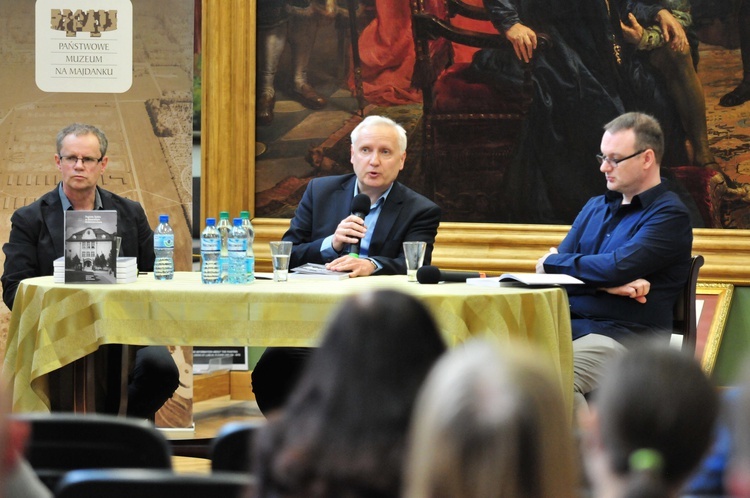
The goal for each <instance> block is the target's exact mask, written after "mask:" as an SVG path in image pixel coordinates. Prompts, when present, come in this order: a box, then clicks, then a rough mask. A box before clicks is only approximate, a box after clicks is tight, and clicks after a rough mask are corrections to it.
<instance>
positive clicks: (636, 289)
mask: <svg viewBox="0 0 750 498" xmlns="http://www.w3.org/2000/svg"><path fill="white" fill-rule="evenodd" d="M599 290H603V291H604V292H606V293H608V294H613V295H615V296H625V297H629V298H631V299H635V300H636V301H638V302H639V303H641V304H643V303H645V302H646V295H647V294H648V292H649V291H650V290H651V282H649V281H648V280H646V279H643V278H639V279H636V280H633V281H632V282H630V283H628V284H625V285H621V286H619V287H607V288H604V287H603V288H601V289H599Z"/></svg>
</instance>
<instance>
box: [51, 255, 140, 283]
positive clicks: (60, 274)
mask: <svg viewBox="0 0 750 498" xmlns="http://www.w3.org/2000/svg"><path fill="white" fill-rule="evenodd" d="M53 265H54V273H53V279H54V281H55V283H61V284H62V283H65V258H64V257H60V258H57V259H56V260H55V261H54V263H53ZM115 275H116V276H117V283H118V284H127V283H130V282H135V281H136V280H137V279H138V261H137V259H136V258H135V257H128V258H117V269H116V271H115ZM100 283H106V282H100Z"/></svg>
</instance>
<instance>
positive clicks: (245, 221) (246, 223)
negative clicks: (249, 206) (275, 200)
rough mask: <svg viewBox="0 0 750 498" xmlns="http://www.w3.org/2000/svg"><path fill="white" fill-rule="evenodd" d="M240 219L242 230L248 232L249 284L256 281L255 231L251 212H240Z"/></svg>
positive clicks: (247, 263) (247, 262) (246, 261)
mask: <svg viewBox="0 0 750 498" xmlns="http://www.w3.org/2000/svg"><path fill="white" fill-rule="evenodd" d="M240 218H242V228H244V229H245V230H246V231H247V259H246V260H245V264H246V265H247V281H248V283H249V282H252V281H253V280H255V252H254V251H253V241H254V240H255V230H254V229H253V224H252V223H251V222H250V211H240Z"/></svg>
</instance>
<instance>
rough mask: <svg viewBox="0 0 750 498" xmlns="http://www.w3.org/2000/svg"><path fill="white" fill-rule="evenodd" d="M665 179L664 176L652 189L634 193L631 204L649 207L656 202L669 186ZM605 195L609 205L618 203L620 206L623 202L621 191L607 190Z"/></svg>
mask: <svg viewBox="0 0 750 498" xmlns="http://www.w3.org/2000/svg"><path fill="white" fill-rule="evenodd" d="M664 181H665V180H664V178H662V179H661V183H659V184H658V185H654V186H653V187H651V188H650V189H648V190H644V191H643V192H641V193H640V194H636V195H634V196H633V200H632V201H631V202H630V204H635V205H639V204H640V205H641V206H642V207H647V206H648V205H649V204H651V203H652V202H654V201H655V200H656V199H657V198H658V197H659V196H660V195H661V194H663V193H664V192H666V190H667V186H666V185H665V184H664ZM604 196H605V199H606V200H607V204H609V205H613V204H617V205H618V206H619V205H620V203H621V202H622V194H621V193H620V192H615V191H613V190H607V192H606V193H605V194H604Z"/></svg>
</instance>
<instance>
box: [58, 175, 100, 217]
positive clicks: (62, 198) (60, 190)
mask: <svg viewBox="0 0 750 498" xmlns="http://www.w3.org/2000/svg"><path fill="white" fill-rule="evenodd" d="M57 192H58V193H59V194H60V202H62V208H63V211H67V210H68V209H73V204H71V202H70V200H69V199H68V196H67V195H65V191H64V190H63V184H62V182H60V183H58V184H57ZM94 192H95V197H94V210H98V209H104V205H103V204H102V198H101V196H100V195H99V189H98V188H95V189H94Z"/></svg>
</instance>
